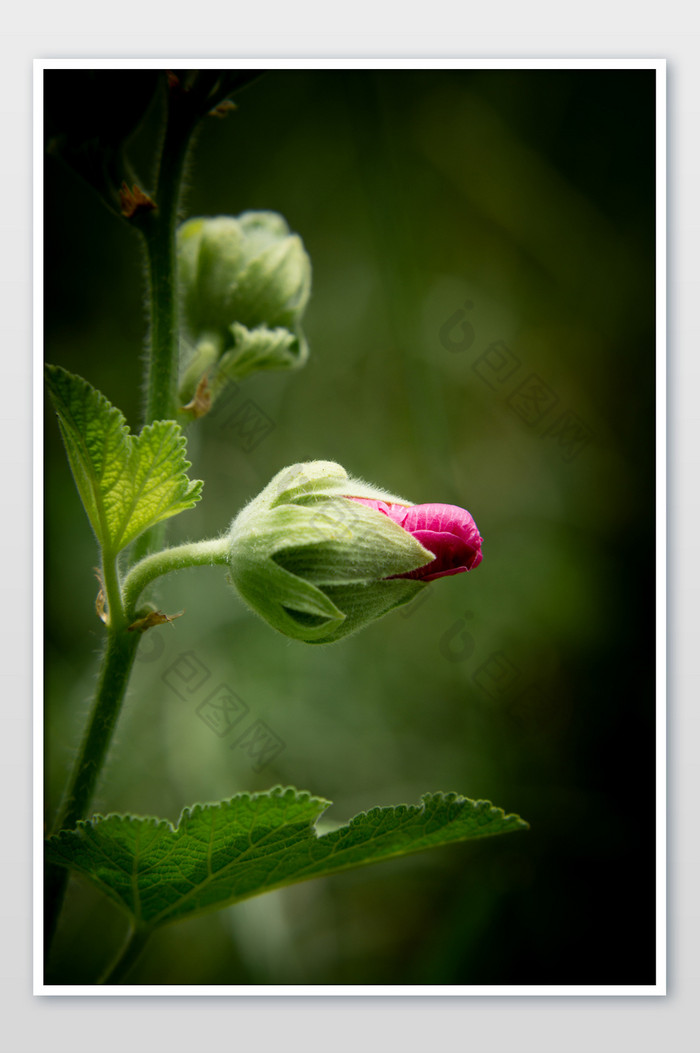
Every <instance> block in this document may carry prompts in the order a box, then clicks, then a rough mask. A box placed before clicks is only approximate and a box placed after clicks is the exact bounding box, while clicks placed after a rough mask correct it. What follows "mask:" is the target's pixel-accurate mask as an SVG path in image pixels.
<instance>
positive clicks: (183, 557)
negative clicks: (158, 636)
mask: <svg viewBox="0 0 700 1053" xmlns="http://www.w3.org/2000/svg"><path fill="white" fill-rule="evenodd" d="M228 549H229V541H228V537H227V536H226V535H224V537H220V538H214V539H212V540H210V541H194V542H189V543H187V544H185V545H176V546H175V547H173V548H166V549H163V551H162V552H155V553H153V555H152V556H146V558H145V559H142V560H141V562H140V563H137V564H136V566H134V567H132V568H131V570H130V571H129V573H128V574H127V576H126V578H125V579H124V585H123V597H124V607H125V610H126V615H127V619H131V618H133V617H134V616H135V613H136V603H137V601H138V598H139V596H140V595H141V593H142V592H143V590H144V589H145V588H146V586H147V585H150V583H151V582H152V581H155V579H156V578H159V577H161V575H163V574H169V573H170V572H171V571H173V570H183V569H184V568H185V567H204V566H214V565H216V564H226V563H228Z"/></svg>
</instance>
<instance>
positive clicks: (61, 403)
mask: <svg viewBox="0 0 700 1053" xmlns="http://www.w3.org/2000/svg"><path fill="white" fill-rule="evenodd" d="M46 383H47V386H48V389H49V392H50V395H51V400H52V402H53V405H54V409H55V410H56V413H57V415H58V424H59V428H60V430H61V435H62V436H63V441H64V443H65V446H66V452H67V454H68V460H69V462H70V466H71V470H72V472H73V477H74V479H75V482H76V486H77V487H78V492H79V493H80V497H81V500H82V502H83V505H84V507H85V511H86V512H87V514H88V518H89V520H90V523H91V524H92V528H93V530H94V531H95V534H96V535H97V539H98V541H99V542H100V544H101V545H102V547H103V548H104V549H105V550H106V551H108V552H111V553H112V554H113V555H116V553H118V552H120V551H121V550H122V549H123V548H125V547H126V546H127V545H128V544H129V543H130V542H131V541H133V540H134V538H136V537H138V535H139V534H142V533H143V531H144V530H148V528H149V527H152V526H154V525H155V524H156V523H160V522H161V521H162V520H164V519H168V518H169V517H170V516H174V515H177V514H178V513H179V512H184V511H185V510H186V509H188V508H193V507H194V505H195V504H196V502H197V501H198V500H199V496H200V492H201V489H202V483H201V481H200V480H195V481H191V480H190V479H189V478H188V477H187V470H188V468H190V462H189V461H188V460H186V458H185V446H186V443H185V437H184V435H183V434H182V431H181V429H180V426H179V424H176V423H175V422H174V421H155V422H154V423H153V424H149V425H147V426H146V427H145V428H143V430H142V432H141V434H140V435H138V436H135V435H132V434H131V432H130V431H129V427H128V425H127V423H126V420H125V419H124V415H123V414H122V413H121V411H120V410H118V409H117V408H116V406H113V405H112V404H111V402H109V400H108V399H106V398H105V396H104V395H103V394H102V393H101V392H99V391H97V390H96V389H95V388H93V387H92V386H91V385H90V384H88V382H87V381H86V380H84V379H83V378H82V377H79V376H76V375H75V374H73V373H68V372H67V370H65V369H61V368H60V367H59V366H47V367H46Z"/></svg>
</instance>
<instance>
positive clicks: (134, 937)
mask: <svg viewBox="0 0 700 1053" xmlns="http://www.w3.org/2000/svg"><path fill="white" fill-rule="evenodd" d="M152 933H153V930H152V929H150V928H147V927H143V928H141V927H139V926H136V927H135V928H133V929H131V930H130V932H129V935H128V936H127V938H126V942H125V943H124V945H123V947H122V948H121V950H120V951H119V953H118V954H117V957H116V958H115V959H114V961H113V962H112V964H111V965H110V967H109V968H108V969H107V971H106V972H105V973H104V975H103V976H102V977H100V979H99V980H98V983H99V984H119V983H121V982H122V980H123V979H124V977H125V976H126V975H127V973H128V972H129V970H130V969H131V968H132V966H134V965H135V964H136V961H137V959H138V958H140V957H141V953H142V952H143V949H144V947H145V946H146V944H147V943H148V941H149V940H150V938H151V935H152Z"/></svg>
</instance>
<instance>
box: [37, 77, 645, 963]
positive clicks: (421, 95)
mask: <svg viewBox="0 0 700 1053" xmlns="http://www.w3.org/2000/svg"><path fill="white" fill-rule="evenodd" d="M88 76H89V74H88V73H87V72H78V71H69V70H68V71H66V70H62V71H51V72H49V73H47V74H46V79H47V97H49V96H51V94H52V93H56V95H57V94H58V93H59V92H60V91H64V90H65V89H66V84H67V82H68V80H70V85H69V87H70V89H71V92H73V95H74V98H75V100H77V101H76V102H74V104H73V111H72V112H77V111H76V110H75V107H77V108H78V110H79V108H80V105H81V104H80V99H81V97H83V98H87V94H86V93H85V91H84V86H85V88H87V89H90V85H89V84H88V82H87V78H88ZM122 76H123V77H124V78H125V81H124V83H125V85H127V86H129V85H131V84H132V78H134V76H135V74H134V73H128V72H125V73H123V74H122ZM237 102H238V107H239V108H238V109H237V111H236V112H235V113H233V114H231V115H230V116H229V117H227V118H226V119H225V120H217V119H214V118H211V119H210V120H208V121H207V122H205V124H204V126H203V128H202V131H201V134H200V135H199V138H198V140H197V142H196V143H195V147H194V149H193V152H192V159H191V164H190V168H189V172H188V184H189V191H188V193H187V195H186V199H185V209H184V213H183V215H185V216H187V217H189V216H192V215H218V214H224V213H228V214H238V213H239V212H242V211H244V210H248V209H273V210H277V211H280V212H282V213H283V214H284V215H285V216H286V218H287V220H288V222H289V224H290V226H291V227H292V229H293V230H295V231H298V232H299V233H300V234H301V236H302V237H303V239H304V242H305V244H306V247H307V249H308V251H309V253H310V255H311V259H312V263H313V268H314V291H313V296H312V299H311V302H310V305H309V308H308V310H307V314H306V319H305V331H306V333H307V336H308V339H309V344H310V348H311V358H310V360H309V363H308V365H307V366H306V368H305V369H304V370H302V371H300V372H298V373H295V374H289V375H283V374H279V375H275V374H271V375H267V376H264V375H261V376H257V377H254V378H251V379H250V380H249V381H246V382H244V384H243V385H241V388H240V391H239V392H238V393H237V394H236V395H235V399H238V400H239V403H235V402H232V403H231V407H232V414H226V413H220V414H218V415H213V416H212V417H211V418H207V419H204V420H203V421H201V422H199V423H198V424H197V425H196V426H195V427H193V428H191V429H190V431H189V435H188V441H189V456H190V458H191V460H192V462H193V467H192V470H191V473H190V474H191V475H192V477H194V478H202V479H204V480H205V489H204V497H203V500H202V502H201V503H200V505H199V506H198V508H197V509H195V510H193V511H191V512H187V513H185V514H184V515H182V516H180V517H178V518H177V519H176V520H174V521H172V525H171V528H170V538H171V540H173V541H177V540H181V539H183V540H184V539H186V538H192V539H194V538H199V537H206V536H213V535H214V534H217V533H219V532H221V531H223V530H224V529H225V528H226V527H227V525H228V523H229V521H230V520H231V519H232V518H233V516H234V515H235V513H236V511H237V510H238V509H239V508H240V506H241V504H242V503H243V502H245V501H246V500H247V499H249V498H250V497H252V496H254V495H255V494H256V493H257V492H258V491H259V490H260V489H261V488H262V486H263V485H264V484H265V483H266V482H267V481H268V480H269V478H270V477H271V476H272V475H273V474H274V473H275V472H276V471H278V470H279V469H280V468H282V467H284V466H285V465H287V464H290V463H293V462H294V461H300V460H307V459H312V458H323V459H330V460H337V461H339V462H341V463H342V464H343V465H344V466H345V467H346V468H347V469H348V471H350V472H351V473H352V474H355V475H359V476H363V477H365V478H367V479H369V480H371V481H373V482H376V483H377V484H379V485H381V486H384V487H386V488H388V489H390V490H393V491H395V492H397V493H400V494H403V495H405V496H406V497H408V498H410V499H413V500H414V501H416V502H425V501H443V502H448V503H454V504H459V505H462V506H464V507H466V508H468V509H469V510H470V511H471V512H472V514H473V515H474V517H475V519H476V521H477V523H478V525H479V528H480V530H481V533H482V535H483V536H484V538H485V543H484V561H483V563H482V564H481V566H480V567H479V568H478V570H476V571H475V572H474V573H473V574H470V575H459V576H455V577H452V578H448V579H443V580H441V581H438V582H436V583H434V584H433V585H431V586H430V589H429V590H427V591H426V594H425V595H426V598H425V599H424V600H423V601H422V602H420V603H418V604H416V605H415V606H414V607H409V608H408V609H407V610H405V611H404V612H397V613H395V614H393V615H390V616H388V617H387V618H385V619H384V620H382V621H379V622H377V623H376V624H374V625H372V626H371V627H369V628H367V629H365V630H364V631H362V632H361V633H359V634H358V635H356V636H354V637H351V638H350V639H348V640H345V641H342V642H340V643H338V644H336V645H330V646H328V647H309V646H307V645H304V644H301V643H296V642H293V641H289V640H287V639H286V638H284V637H282V636H280V635H278V634H276V633H274V632H273V630H271V629H269V628H268V627H267V626H266V625H265V624H264V623H263V622H261V621H260V620H258V619H257V618H255V617H254V616H253V615H251V614H250V613H248V612H247V611H246V610H245V609H244V607H243V606H242V605H241V604H240V603H239V601H238V600H237V598H236V596H235V594H234V593H233V591H232V590H231V589H230V587H229V586H228V585H227V584H226V582H225V575H224V572H223V571H222V570H221V568H214V569H211V570H209V569H199V570H192V571H187V572H184V573H181V574H178V575H172V576H171V577H170V579H169V580H167V581H165V582H164V583H163V585H162V587H161V589H160V592H159V595H158V600H159V603H160V604H161V606H162V607H163V608H164V609H165V610H167V611H178V610H181V609H182V608H185V609H186V614H185V616H184V617H183V618H181V619H179V620H178V621H177V622H175V623H174V624H173V625H172V626H163V627H162V628H160V629H157V630H153V631H152V632H150V633H149V634H148V635H147V636H146V637H144V641H143V644H142V650H141V652H140V655H141V657H140V659H139V660H138V661H137V668H136V673H135V675H134V677H133V680H132V685H131V690H130V693H129V696H128V700H127V704H126V707H125V710H124V712H123V715H122V718H121V721H120V725H119V727H118V730H117V737H116V741H115V744H114V748H113V750H112V753H111V755H110V762H109V764H108V767H107V770H106V777H105V779H104V780H103V783H102V786H101V788H100V791H99V794H98V799H97V800H96V802H95V807H96V809H97V810H100V811H122V810H128V811H132V812H137V813H141V814H152V815H160V816H166V817H168V818H170V819H171V820H173V821H175V820H176V819H177V817H178V815H179V812H180V811H181V809H182V808H183V807H184V806H186V805H189V804H192V803H193V802H195V801H200V800H217V799H220V798H223V797H228V796H231V795H232V794H234V793H236V792H239V791H241V790H264V789H268V788H269V787H271V786H273V785H275V784H277V783H283V784H293V785H296V786H298V787H299V788H302V789H307V790H310V791H312V792H313V793H315V794H318V795H320V796H324V797H328V798H329V799H331V800H332V801H333V802H334V805H333V807H332V809H331V810H330V812H329V813H328V816H329V818H330V819H332V820H334V821H344V820H346V819H347V818H349V817H350V816H351V815H353V814H355V813H356V812H358V811H360V810H362V809H365V808H368V807H371V806H373V805H377V804H379V805H389V804H398V803H400V802H403V801H405V802H415V801H417V800H418V799H419V797H420V795H421V793H423V792H425V791H428V790H440V789H442V790H456V791H458V792H460V793H463V794H465V795H467V796H470V797H475V798H488V799H490V800H492V801H493V802H494V803H496V804H498V805H500V806H502V807H503V808H505V809H506V810H507V811H516V812H518V813H519V814H520V815H522V816H523V817H524V818H526V819H527V820H528V821H529V822H530V824H531V829H530V831H529V832H526V833H522V834H514V835H509V836H506V837H503V838H497V839H494V840H487V841H484V842H479V843H476V844H472V845H468V844H466V845H457V846H453V847H449V848H443V849H438V850H433V851H432V852H428V853H424V854H423V855H419V856H415V857H412V858H409V859H406V860H402V861H395V862H391V863H385V864H382V865H380V866H376V867H373V868H369V869H367V870H361V871H355V872H349V873H347V874H343V875H338V876H336V877H333V878H330V879H324V880H321V881H315V882H310V883H308V884H304V885H300V886H298V887H296V888H290V889H287V890H284V891H281V892H278V893H272V894H269V895H266V896H262V897H260V898H258V899H254V900H251V901H249V902H248V903H245V904H241V905H239V906H237V907H235V908H232V909H230V910H226V911H223V912H220V913H218V914H214V915H211V916H208V917H205V918H202V919H199V920H195V921H188V922H184V923H182V924H180V925H175V926H172V927H171V928H169V929H165V930H163V931H162V932H161V933H160V934H159V935H158V936H157V937H156V938H155V939H154V940H153V943H152V945H151V947H150V948H149V949H148V951H147V952H146V954H145V956H144V958H143V960H142V962H141V963H140V964H139V965H138V966H137V968H136V969H135V970H134V973H133V974H132V977H131V979H132V981H133V982H136V983H144V984H146V983H182V984H217V983H218V984H226V983H231V984H241V983H254V984H290V983H298V984H355V983H361V984H642V983H644V984H648V983H653V981H654V955H655V946H654V932H655V914H654V865H655V845H654V816H655V789H654V775H655V772H654V745H655V743H654V720H655V710H654V617H655V602H654V518H655V496H654V296H655V288H654V221H655V219H654V156H655V152H654V105H655V100H654V72H653V71H629V70H625V71H610V70H607V71H593V70H584V71H576V70H552V71H523V70H517V71H516V70H490V71H489V70H483V71H478V70H477V71H457V70H452V71H432V70H431V71H379V72H376V71H368V72H360V71H353V72H344V71H343V72H341V71H329V72H324V71H308V72H286V71H271V72H269V73H267V74H266V75H265V76H264V77H263V78H262V79H260V80H259V81H257V82H255V83H254V84H252V85H251V86H249V87H248V88H247V89H245V91H243V92H241V93H240V95H239V96H238V97H237ZM86 105H87V103H86ZM159 120H160V95H159V94H157V95H156V97H155V98H154V101H153V104H152V106H151V108H150V110H149V113H148V115H147V119H146V121H145V123H144V124H143V126H142V128H141V130H140V131H139V132H138V134H137V136H136V137H135V139H134V156H135V158H136V159H137V161H138V162H139V164H140V165H141V168H140V172H141V173H142V175H141V178H142V182H143V184H144V185H145V186H146V187H148V186H149V177H150V173H149V170H148V159H149V157H150V156H151V155H152V146H153V142H154V139H155V138H157V134H158V127H159ZM45 259H46V272H45V335H46V357H47V360H48V361H51V362H54V363H57V364H60V365H62V366H65V367H66V368H67V369H70V370H73V371H75V372H78V373H80V374H81V375H83V376H85V377H86V378H87V379H88V380H90V381H91V383H93V384H94V385H95V386H96V387H98V388H99V389H100V390H101V391H103V392H104V393H105V395H107V397H108V398H109V399H110V400H111V401H112V402H113V403H115V404H116V405H118V406H119V407H120V408H121V409H122V411H123V412H124V413H125V414H126V417H127V419H128V421H129V423H130V424H131V426H132V427H133V428H134V429H136V430H138V428H139V427H140V413H141V409H142V398H141V384H142V350H141V349H142V347H143V342H144V336H145V332H146V325H147V323H146V312H145V308H144V291H143V274H144V268H143V261H142V259H141V255H140V244H139V242H138V239H137V238H136V236H135V235H134V233H133V232H132V231H130V230H129V229H128V228H127V225H126V224H124V223H122V222H120V221H118V220H117V219H116V218H115V217H113V216H111V215H110V214H109V213H108V211H107V210H106V209H105V208H104V206H103V205H102V203H101V202H100V200H99V198H98V197H97V195H96V194H94V193H93V192H92V191H91V190H90V189H89V188H88V187H87V186H86V185H85V184H84V183H83V182H81V181H80V179H79V178H77V177H76V175H75V174H74V173H73V172H72V171H70V170H69V169H68V168H66V167H65V166H63V165H62V164H61V163H60V162H59V160H58V159H57V158H55V157H49V158H48V159H47V163H46V199H45ZM467 304H469V306H468V307H467V306H465V305H467ZM494 345H495V346H494ZM489 349H490V350H489ZM499 362H500V363H501V368H500V369H497V368H495V367H496V366H497V365H498V363H499ZM504 363H510V366H509V367H507V366H506V365H505V364H504ZM508 368H510V369H511V370H512V372H511V373H510V375H507V374H508ZM533 377H534V379H533ZM533 385H536V387H537V389H538V391H539V392H544V397H543V400H540V401H533V400H532V398H530V397H529V396H530V394H531V393H532V391H533ZM246 400H251V403H250V404H249V406H248V412H247V418H248V424H247V425H243V424H241V417H240V415H239V416H238V417H237V416H236V413H235V411H236V406H237V405H238V406H239V407H240V405H242V404H243V403H245V402H246ZM251 413H253V414H254V417H253V418H251V416H250V414H251ZM51 418H52V414H51V413H50V412H49V413H47V429H46V433H47V449H46V502H47V504H46V539H47V572H46V582H47V591H46V619H47V638H46V658H47V665H46V688H47V758H48V763H47V796H48V811H49V816H51V815H52V814H53V811H54V810H55V808H56V807H57V804H58V799H59V796H60V792H61V788H62V785H63V781H64V779H65V777H66V772H67V769H68V765H69V763H70V760H71V758H72V756H73V751H74V749H75V746H76V744H77V741H78V739H79V736H80V734H81V731H82V727H83V725H84V721H85V717H86V713H87V706H88V701H89V698H90V695H91V692H92V690H93V686H94V678H95V673H96V669H97V654H98V652H99V648H100V640H101V632H100V623H99V622H98V620H97V618H96V617H95V614H94V598H95V593H96V589H97V584H96V582H95V580H94V577H93V570H92V568H93V566H94V565H95V564H96V562H97V550H96V546H95V542H94V539H93V537H92V534H91V531H90V528H89V525H88V522H87V519H86V517H85V514H84V512H83V511H82V508H81V507H80V504H79V500H78V497H77V494H76V492H75V489H74V486H73V482H72V479H71V477H70V473H69V470H68V467H67V464H66V462H65V456H64V453H63V449H62V447H61V442H60V437H59V434H58V429H57V427H56V425H55V423H54V421H53V420H52V419H51ZM251 419H253V420H254V421H257V423H256V424H254V425H251V424H250V421H251ZM251 428H253V431H251ZM183 662H185V663H189V664H188V666H187V668H189V669H196V670H197V671H198V675H199V677H200V679H201V678H202V677H204V676H205V674H208V675H207V677H206V681H205V684H204V685H203V686H201V687H193V689H192V690H191V691H188V690H187V688H186V687H185V686H184V681H183V680H182V670H183V668H184V667H183ZM178 677H179V679H178ZM192 683H194V681H193V682H192ZM220 684H225V685H227V687H228V688H230V689H232V690H233V691H234V692H235V693H236V694H237V695H238V696H239V697H240V698H241V699H243V700H244V702H245V703H246V705H247V706H248V707H249V711H250V721H252V720H254V719H260V720H263V721H265V722H266V724H267V725H268V726H269V728H270V729H271V730H272V731H273V732H274V734H275V735H276V736H277V737H278V738H279V740H280V741H281V742H283V743H284V747H285V748H284V749H283V750H282V751H281V752H280V753H279V754H278V756H277V757H276V759H275V760H274V761H273V762H272V763H271V764H270V765H269V766H268V767H267V768H266V769H265V770H263V771H262V772H256V771H254V770H253V767H252V762H251V759H250V757H248V756H247V755H246V754H245V752H244V751H243V750H241V749H233V750H232V749H230V748H229V746H230V742H231V741H232V739H233V738H234V737H235V735H232V736H231V737H223V738H222V737H219V736H217V735H216V734H215V733H214V732H213V731H212V730H211V728H210V727H208V726H207V725H206V724H205V723H204V722H203V721H202V720H201V719H200V717H199V716H198V713H197V706H198V705H199V704H200V703H201V701H202V700H203V699H204V698H205V697H206V695H207V694H208V691H209V689H210V688H214V687H215V686H217V685H220ZM124 926H125V923H124V919H123V918H122V917H121V916H120V915H119V914H118V913H117V912H116V910H115V909H114V908H113V907H112V906H111V905H110V904H108V903H107V902H106V901H104V899H103V898H102V897H101V896H100V895H99V894H98V893H97V892H95V891H93V890H92V889H91V888H90V887H89V886H88V885H87V883H85V882H83V881H82V880H81V881H78V880H75V882H74V883H72V885H71V889H70V895H69V899H68V902H67V908H66V911H65V916H64V924H63V926H62V928H61V929H60V930H59V937H58V940H57V947H56V954H55V957H54V960H53V964H52V974H51V975H50V976H49V977H48V978H47V979H48V982H62V983H81V982H86V983H90V982H93V981H94V978H95V975H96V973H97V972H98V971H99V970H100V969H101V968H102V966H103V965H104V964H106V962H107V961H108V960H109V959H110V958H111V956H112V954H113V952H114V950H115V948H116V947H117V946H118V944H119V942H120V940H121V938H122V935H123V930H124ZM76 934H77V936H76Z"/></svg>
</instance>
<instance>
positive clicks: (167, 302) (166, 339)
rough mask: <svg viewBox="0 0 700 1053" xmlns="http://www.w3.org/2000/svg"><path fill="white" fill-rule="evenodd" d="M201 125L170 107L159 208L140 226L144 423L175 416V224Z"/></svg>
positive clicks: (157, 196) (187, 111)
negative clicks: (146, 315)
mask: <svg viewBox="0 0 700 1053" xmlns="http://www.w3.org/2000/svg"><path fill="white" fill-rule="evenodd" d="M196 123H197V120H196V116H195V114H193V113H192V112H191V110H190V109H189V107H187V108H183V107H179V106H176V105H174V104H173V101H172V100H171V104H170V106H169V112H168V121H167V125H166V129H165V138H164V141H163V150H162V153H161V157H160V164H159V170H158V179H157V185H156V190H155V201H156V208H155V210H154V211H153V212H150V213H148V214H147V215H145V216H144V221H143V223H142V226H141V230H142V232H143V236H144V239H145V242H146V256H147V259H148V277H149V283H150V303H151V334H150V350H149V361H148V375H147V379H146V391H147V397H146V411H145V420H144V423H145V424H150V423H151V422H152V421H154V420H175V419H176V388H177V364H178V319H177V271H176V266H177V260H176V246H175V228H176V226H177V219H178V206H179V202H180V188H181V185H182V173H183V169H184V165H185V158H186V156H187V149H188V147H189V144H190V139H191V137H192V133H193V131H194V128H195V125H196Z"/></svg>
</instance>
